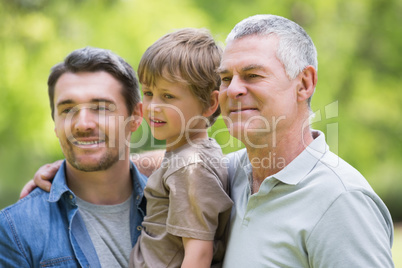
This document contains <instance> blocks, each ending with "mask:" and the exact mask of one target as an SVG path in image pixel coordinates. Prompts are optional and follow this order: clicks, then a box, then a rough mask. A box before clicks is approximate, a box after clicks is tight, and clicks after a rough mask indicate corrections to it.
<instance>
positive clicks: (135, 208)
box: [0, 47, 146, 267]
mask: <svg viewBox="0 0 402 268" xmlns="http://www.w3.org/2000/svg"><path fill="white" fill-rule="evenodd" d="M48 87H49V100H50V106H51V109H52V117H53V119H54V123H55V133H56V136H57V137H58V139H59V141H60V146H61V148H62V151H63V153H64V155H65V157H66V160H65V161H64V162H63V164H62V165H61V167H60V169H59V170H58V172H57V174H56V176H55V178H54V181H53V186H52V189H51V191H50V193H47V192H44V191H42V190H41V189H39V188H38V189H35V190H34V191H33V192H32V193H31V194H30V195H29V196H28V197H27V198H24V199H23V200H20V201H19V202H17V203H16V204H14V205H12V206H10V207H8V208H5V209H4V210H2V211H1V212H0V252H2V254H0V266H1V267H39V266H40V267H44V266H52V265H58V266H66V267H67V266H68V267H79V266H82V267H89V266H90V267H101V266H102V267H116V266H117V267H119V266H121V267H127V265H128V258H129V254H130V251H131V249H132V247H133V246H134V244H135V243H136V241H137V238H138V236H139V234H140V231H141V228H142V227H141V222H142V220H143V217H144V213H145V199H143V189H144V186H145V183H146V177H145V176H143V175H142V174H140V173H139V172H138V171H137V169H136V168H135V167H134V166H133V165H132V164H131V163H130V160H129V147H128V145H127V144H129V140H130V136H131V133H132V132H134V131H135V130H136V129H137V128H138V126H139V125H140V123H141V120H142V111H141V102H140V93H139V89H138V82H137V79H136V77H135V72H134V71H133V69H132V68H131V66H130V65H129V64H128V63H126V62H125V61H124V60H123V59H122V58H120V57H118V56H117V55H115V54H113V53H111V52H110V51H107V50H102V49H96V48H89V47H87V48H84V49H79V50H76V51H73V52H72V53H71V54H69V55H68V56H67V58H66V59H65V60H64V62H62V63H60V64H58V65H56V66H54V67H53V68H52V70H51V74H50V76H49V79H48Z"/></svg>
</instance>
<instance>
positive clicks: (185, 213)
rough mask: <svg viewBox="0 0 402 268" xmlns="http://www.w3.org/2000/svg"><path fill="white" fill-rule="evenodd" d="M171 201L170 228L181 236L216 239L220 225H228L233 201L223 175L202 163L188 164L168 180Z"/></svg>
mask: <svg viewBox="0 0 402 268" xmlns="http://www.w3.org/2000/svg"><path fill="white" fill-rule="evenodd" d="M166 183H167V185H168V186H169V188H170V196H169V199H170V204H169V213H168V219H167V231H168V232H169V233H171V234H173V235H176V236H180V237H188V238H194V239H200V240H214V236H215V231H216V229H217V228H218V225H222V224H225V225H226V224H227V221H228V220H229V216H230V211H231V207H232V204H233V202H232V200H231V199H230V197H229V196H228V194H227V193H226V192H225V190H224V189H223V186H222V183H221V181H220V179H219V177H218V176H217V175H216V174H215V173H214V172H212V171H211V170H210V169H209V168H208V167H206V166H204V165H203V164H200V163H194V164H191V165H188V166H185V167H183V168H181V169H179V170H177V171H176V172H174V173H173V174H171V175H170V176H169V177H168V178H167V180H166Z"/></svg>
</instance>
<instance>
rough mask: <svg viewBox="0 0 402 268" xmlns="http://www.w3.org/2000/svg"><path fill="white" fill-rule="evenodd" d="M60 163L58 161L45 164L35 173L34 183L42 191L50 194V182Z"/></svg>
mask: <svg viewBox="0 0 402 268" xmlns="http://www.w3.org/2000/svg"><path fill="white" fill-rule="evenodd" d="M62 162H63V161H62V160H58V161H56V162H54V163H52V164H46V165H44V166H42V167H40V168H39V169H38V171H37V172H36V173H35V176H34V179H33V181H34V183H35V184H36V185H37V186H38V187H39V188H41V189H42V190H44V191H46V192H50V187H51V185H52V183H51V182H50V180H52V179H53V178H54V176H55V175H56V173H57V171H58V170H59V168H60V165H61V163H62Z"/></svg>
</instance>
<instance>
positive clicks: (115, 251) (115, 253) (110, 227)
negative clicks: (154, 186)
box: [77, 197, 132, 268]
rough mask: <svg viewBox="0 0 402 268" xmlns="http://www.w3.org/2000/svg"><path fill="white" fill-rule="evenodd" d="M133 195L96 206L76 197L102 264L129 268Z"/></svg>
mask: <svg viewBox="0 0 402 268" xmlns="http://www.w3.org/2000/svg"><path fill="white" fill-rule="evenodd" d="M131 198H132V197H130V198H129V199H128V200H126V201H125V202H123V203H121V204H117V205H95V204H92V203H88V202H86V201H84V200H82V199H79V198H78V197H77V205H78V211H79V213H80V214H81V217H82V219H83V220H84V222H85V226H86V228H87V230H88V233H89V236H90V237H91V240H92V243H93V245H94V247H95V249H96V253H97V254H98V258H99V262H100V264H101V266H102V267H107V268H109V267H127V266H128V259H129V256H130V252H131V248H132V245H131V239H130V218H129V217H130V203H131V202H130V201H131Z"/></svg>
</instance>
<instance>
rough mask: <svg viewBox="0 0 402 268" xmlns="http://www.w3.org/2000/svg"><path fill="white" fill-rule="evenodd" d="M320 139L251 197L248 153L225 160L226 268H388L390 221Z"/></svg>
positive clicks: (352, 172)
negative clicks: (228, 203)
mask: <svg viewBox="0 0 402 268" xmlns="http://www.w3.org/2000/svg"><path fill="white" fill-rule="evenodd" d="M314 136H318V137H316V138H315V140H314V141H313V142H312V143H311V144H310V146H308V147H307V148H306V149H305V150H304V151H303V152H302V153H301V154H300V155H299V156H298V157H297V158H295V159H294V160H293V161H292V162H291V163H290V164H289V165H287V166H286V167H285V168H284V169H283V170H281V171H280V172H278V173H277V174H275V175H273V176H270V177H267V178H266V179H265V180H264V181H263V183H262V184H261V187H260V190H259V191H258V192H257V193H255V194H253V195H251V191H250V184H249V176H251V165H250V162H249V160H248V157H247V153H246V150H245V149H243V150H240V151H238V152H235V153H232V154H229V155H228V158H229V163H230V166H229V180H230V183H231V185H230V187H231V197H232V199H233V201H234V206H233V208H232V216H231V217H232V218H231V227H230V234H229V240H228V245H227V249H226V255H225V261H224V267H227V268H233V267H281V268H284V267H292V268H294V267H394V266H393V261H392V257H391V246H392V241H393V224H392V219H391V216H390V213H389V211H388V209H387V207H386V206H385V204H384V203H383V202H382V201H381V199H380V198H379V197H378V196H377V194H376V193H375V192H374V191H373V190H372V188H371V187H370V185H369V184H368V182H367V181H366V180H365V178H364V177H363V176H362V175H361V174H360V173H359V172H358V171H357V170H355V169H354V168H353V167H351V166H350V165H349V164H347V163H346V162H345V161H343V160H342V159H340V158H339V157H338V156H336V155H335V154H333V153H331V152H330V151H329V150H328V146H327V144H326V142H325V136H324V134H323V133H321V132H315V133H314Z"/></svg>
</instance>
